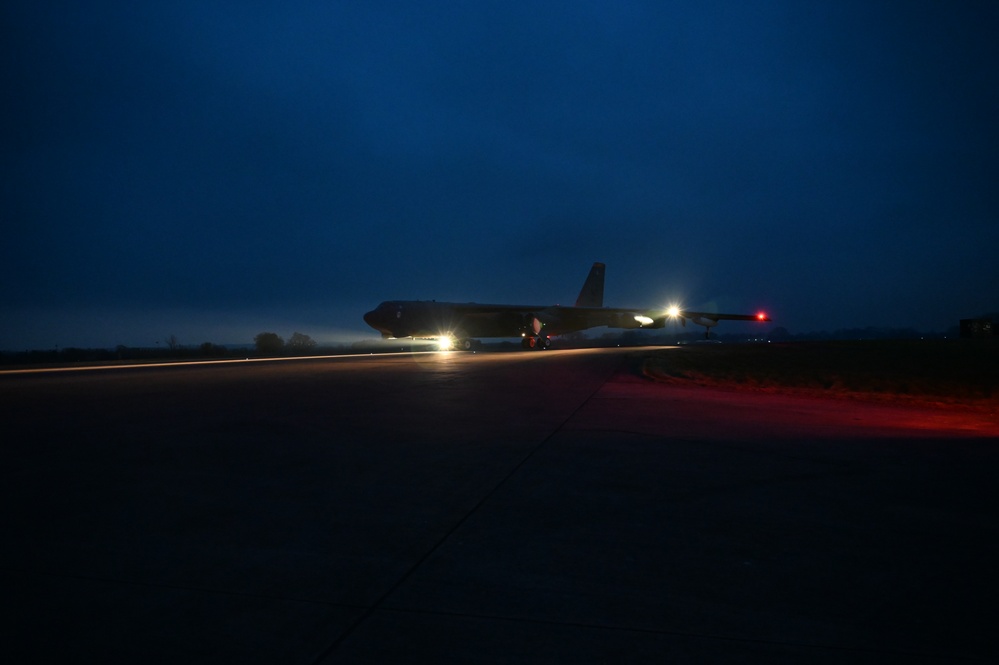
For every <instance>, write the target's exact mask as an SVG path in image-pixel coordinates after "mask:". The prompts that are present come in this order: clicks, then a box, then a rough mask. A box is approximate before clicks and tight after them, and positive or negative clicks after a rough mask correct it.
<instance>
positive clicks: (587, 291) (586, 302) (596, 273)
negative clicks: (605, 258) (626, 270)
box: [576, 263, 604, 307]
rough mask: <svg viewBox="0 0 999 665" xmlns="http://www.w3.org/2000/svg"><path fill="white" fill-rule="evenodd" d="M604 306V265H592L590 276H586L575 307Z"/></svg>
mask: <svg viewBox="0 0 999 665" xmlns="http://www.w3.org/2000/svg"><path fill="white" fill-rule="evenodd" d="M603 306H604V264H602V263H594V264H593V267H592V268H590V274H589V275H587V276H586V282H585V283H584V284H583V290H582V291H580V292H579V297H578V298H576V307H603Z"/></svg>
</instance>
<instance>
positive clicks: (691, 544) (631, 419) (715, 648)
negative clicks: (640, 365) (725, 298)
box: [0, 349, 999, 663]
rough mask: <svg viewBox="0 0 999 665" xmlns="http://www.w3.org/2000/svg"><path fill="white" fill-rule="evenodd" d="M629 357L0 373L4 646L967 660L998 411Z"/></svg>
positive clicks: (131, 657) (992, 543)
mask: <svg viewBox="0 0 999 665" xmlns="http://www.w3.org/2000/svg"><path fill="white" fill-rule="evenodd" d="M641 353H642V350H641V349H593V350H576V351H548V352H513V353H477V354H461V353H428V354H399V355H373V356H363V357H329V358H322V359H296V360H292V361H285V362H253V363H247V362H243V363H238V362H237V363H230V364H212V365H202V364H197V365H177V366H155V367H126V368H117V369H102V370H92V371H87V372H49V373H44V374H17V375H10V374H8V375H2V376H0V400H2V401H0V403H2V405H3V406H2V409H3V426H2V427H3V430H2V431H3V441H4V444H3V447H4V452H5V463H4V465H3V476H2V478H3V483H2V490H0V492H2V494H0V496H2V499H3V501H2V503H0V506H2V507H0V516H2V524H3V528H4V542H5V546H4V547H3V548H2V553H0V571H2V572H0V574H2V579H3V585H4V589H5V593H4V604H5V605H6V607H5V610H6V611H5V614H6V615H7V616H9V617H10V616H12V617H14V619H13V621H11V620H8V621H7V622H5V623H4V628H3V630H4V644H6V645H8V648H10V649H11V650H12V652H13V653H18V654H26V658H25V659H26V660H32V661H34V660H38V661H41V660H49V659H54V658H62V659H73V660H80V659H81V658H83V659H100V660H104V661H130V662H212V663H215V662H220V661H235V662H260V663H272V662H282V663H370V662H475V663H489V662H496V663H500V662H503V663H508V662H527V663H551V662H573V663H576V662H609V661H615V662H622V661H625V662H635V661H638V662H642V661H666V662H681V663H684V662H690V663H703V662H718V661H722V662H725V661H728V662H731V661H736V662H760V663H773V662H788V663H790V662H794V663H799V662H811V663H839V662H851V663H857V662H861V663H865V662H869V663H875V662H877V663H882V662H886V661H889V662H941V661H947V662H953V661H957V662H963V661H968V662H976V661H982V662H986V661H987V662H991V661H992V659H993V658H994V657H995V656H996V655H997V653H999V645H997V638H996V637H995V633H994V629H993V623H994V622H993V613H992V612H991V610H990V608H991V607H992V606H993V605H994V599H995V598H996V597H997V592H999V579H997V576H996V573H995V572H994V571H995V562H996V561H997V560H999V520H997V517H999V515H997V513H999V491H997V490H996V488H995V477H996V462H997V459H999V452H997V451H999V448H997V444H999V428H997V427H996V423H995V422H994V421H991V420H989V419H988V418H983V417H973V416H968V415H967V414H956V413H951V412H948V411H943V410H933V409H911V408H900V407H891V406H885V405H869V404H859V403H845V402H833V401H826V400H820V399H811V398H792V397H780V396H773V395H758V394H750V393H738V392H728V391H721V390H709V389H703V388H685V387H677V386H666V385H659V384H654V383H652V382H649V381H647V380H645V379H643V378H642V377H641V376H640V375H639V374H638V372H637V371H636V365H637V362H638V358H639V357H640V355H641Z"/></svg>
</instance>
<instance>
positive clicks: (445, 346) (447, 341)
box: [437, 335, 454, 351]
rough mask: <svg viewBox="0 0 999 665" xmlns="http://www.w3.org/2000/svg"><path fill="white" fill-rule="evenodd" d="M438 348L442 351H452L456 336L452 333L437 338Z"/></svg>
mask: <svg viewBox="0 0 999 665" xmlns="http://www.w3.org/2000/svg"><path fill="white" fill-rule="evenodd" d="M437 348H438V349H440V350H441V351H450V350H451V349H453V348H454V338H453V337H451V336H450V335H445V336H444V337H441V338H440V339H438V340H437Z"/></svg>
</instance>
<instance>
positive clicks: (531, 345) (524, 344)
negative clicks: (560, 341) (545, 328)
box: [520, 335, 552, 350]
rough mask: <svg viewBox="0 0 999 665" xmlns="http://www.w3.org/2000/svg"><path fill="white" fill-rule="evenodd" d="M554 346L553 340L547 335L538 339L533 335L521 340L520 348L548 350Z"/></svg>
mask: <svg viewBox="0 0 999 665" xmlns="http://www.w3.org/2000/svg"><path fill="white" fill-rule="evenodd" d="M551 345H552V340H551V338H550V337H548V336H547V335H543V336H542V335H539V336H537V337H535V336H533V335H531V336H528V337H525V338H524V339H522V340H520V347H521V348H523V349H541V350H544V349H547V348H550V347H551Z"/></svg>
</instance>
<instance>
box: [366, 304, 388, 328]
mask: <svg viewBox="0 0 999 665" xmlns="http://www.w3.org/2000/svg"><path fill="white" fill-rule="evenodd" d="M364 322H365V323H367V324H368V325H369V326H371V327H372V328H374V329H375V330H377V331H379V332H383V333H384V332H388V327H387V326H386V325H385V317H384V315H383V312H381V311H380V310H377V309H373V310H371V311H370V312H367V313H366V314H365V315H364Z"/></svg>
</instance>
